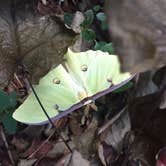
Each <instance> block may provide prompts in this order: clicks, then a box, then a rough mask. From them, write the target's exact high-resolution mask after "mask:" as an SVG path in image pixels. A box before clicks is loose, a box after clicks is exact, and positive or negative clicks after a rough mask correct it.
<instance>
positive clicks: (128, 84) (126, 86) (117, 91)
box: [113, 82, 133, 93]
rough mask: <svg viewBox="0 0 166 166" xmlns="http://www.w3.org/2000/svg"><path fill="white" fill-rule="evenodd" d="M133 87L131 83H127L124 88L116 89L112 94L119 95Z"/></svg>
mask: <svg viewBox="0 0 166 166" xmlns="http://www.w3.org/2000/svg"><path fill="white" fill-rule="evenodd" d="M132 86H133V83H132V82H128V83H127V84H125V85H124V86H122V87H120V88H118V89H116V90H115V91H113V93H121V92H124V91H126V90H128V89H130V88H131V87H132Z"/></svg>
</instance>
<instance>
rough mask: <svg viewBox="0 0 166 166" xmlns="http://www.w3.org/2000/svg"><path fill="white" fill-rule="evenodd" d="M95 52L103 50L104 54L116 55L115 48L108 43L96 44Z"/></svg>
mask: <svg viewBox="0 0 166 166" xmlns="http://www.w3.org/2000/svg"><path fill="white" fill-rule="evenodd" d="M94 49H95V50H101V51H103V52H108V53H109V54H114V48H113V46H112V43H106V42H103V41H100V42H96V43H95V46H94Z"/></svg>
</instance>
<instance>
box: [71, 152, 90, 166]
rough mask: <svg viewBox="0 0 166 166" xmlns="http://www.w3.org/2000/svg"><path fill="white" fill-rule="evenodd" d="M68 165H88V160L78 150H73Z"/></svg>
mask: <svg viewBox="0 0 166 166" xmlns="http://www.w3.org/2000/svg"><path fill="white" fill-rule="evenodd" d="M69 166H90V163H89V162H88V160H85V159H84V158H83V157H82V156H81V154H80V153H79V152H78V151H76V150H75V151H74V152H73V154H72V157H71V162H70V163H69Z"/></svg>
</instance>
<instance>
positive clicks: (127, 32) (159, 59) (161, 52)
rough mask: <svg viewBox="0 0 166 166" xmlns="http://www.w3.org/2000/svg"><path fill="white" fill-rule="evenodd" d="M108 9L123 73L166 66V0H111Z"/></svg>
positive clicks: (107, 3) (107, 5)
mask: <svg viewBox="0 0 166 166" xmlns="http://www.w3.org/2000/svg"><path fill="white" fill-rule="evenodd" d="M105 9H106V13H107V17H108V22H109V30H110V33H111V37H112V40H113V43H114V45H115V50H116V52H117V54H118V55H119V57H120V59H121V62H122V70H125V71H126V70H127V71H131V72H134V73H135V72H141V71H146V70H148V69H152V68H157V67H161V66H164V65H166V17H165V15H166V10H165V9H166V1H165V0H160V1H156V0H144V1H140V0H125V1H123V0H107V2H106V5H105Z"/></svg>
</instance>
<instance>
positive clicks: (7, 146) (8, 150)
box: [0, 125, 15, 165]
mask: <svg viewBox="0 0 166 166" xmlns="http://www.w3.org/2000/svg"><path fill="white" fill-rule="evenodd" d="M0 134H1V137H2V140H3V142H4V144H5V147H6V149H7V152H8V156H9V159H10V161H11V163H12V164H13V165H15V162H14V159H13V156H12V153H11V151H10V149H9V144H8V142H7V139H6V136H5V133H4V130H3V127H2V126H1V125H0Z"/></svg>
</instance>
